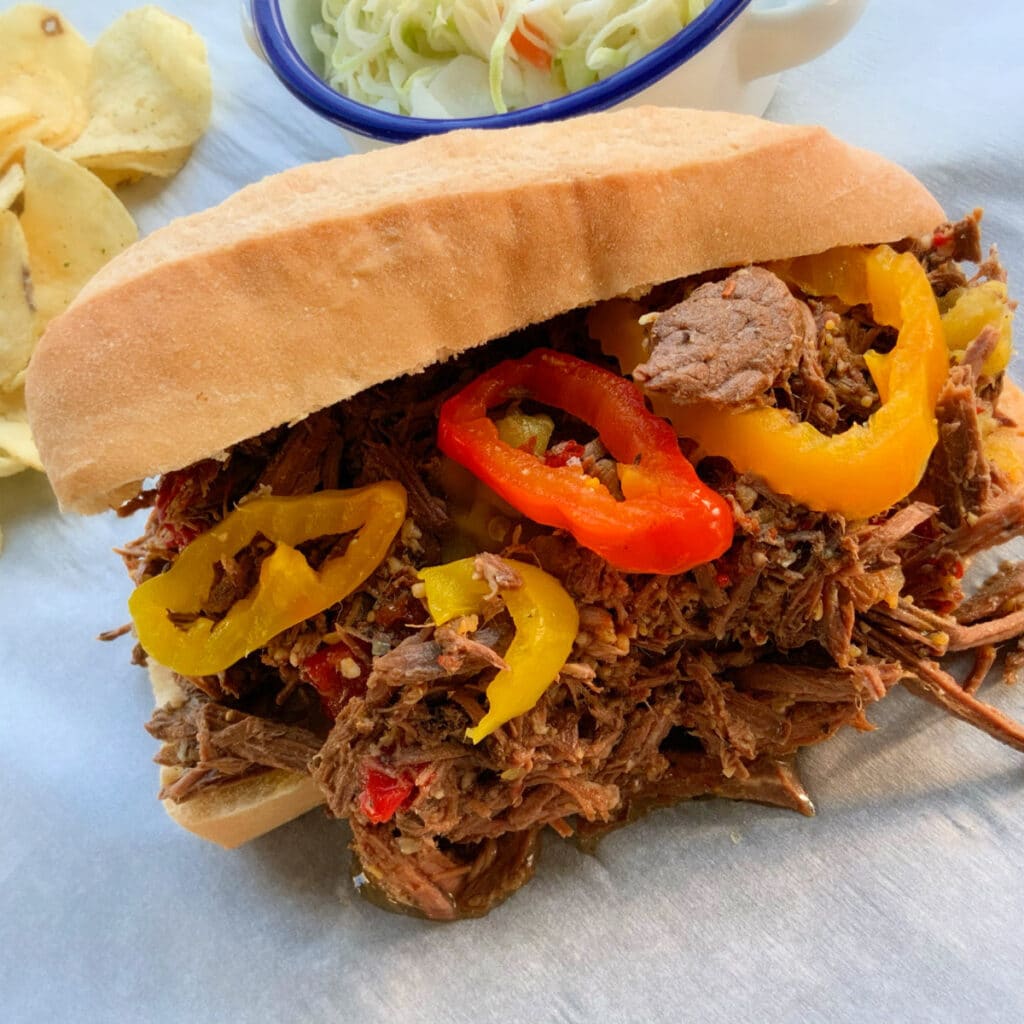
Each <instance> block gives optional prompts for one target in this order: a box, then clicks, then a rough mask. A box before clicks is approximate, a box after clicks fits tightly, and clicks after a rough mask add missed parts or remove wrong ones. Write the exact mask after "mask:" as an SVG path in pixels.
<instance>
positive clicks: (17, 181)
mask: <svg viewBox="0 0 1024 1024" xmlns="http://www.w3.org/2000/svg"><path fill="white" fill-rule="evenodd" d="M24 187H25V172H24V171H23V170H22V167H21V164H11V166H10V167H8V168H7V170H6V171H4V172H3V173H2V174H0V210H9V209H10V208H11V207H12V206H13V205H14V203H15V201H16V200H17V198H18V196H20V195H21V190H22V189H23V188H24ZM0 315H2V313H0Z"/></svg>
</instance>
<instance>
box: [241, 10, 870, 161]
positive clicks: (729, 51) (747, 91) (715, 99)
mask: <svg viewBox="0 0 1024 1024" xmlns="http://www.w3.org/2000/svg"><path fill="white" fill-rule="evenodd" d="M867 3H868V0H713V2H712V3H711V4H710V5H709V6H708V8H707V10H706V11H704V13H703V14H701V15H700V16H699V17H698V18H696V19H695V20H694V21H693V22H691V23H690V24H689V25H688V26H687V27H686V28H684V29H683V30H682V31H681V32H679V33H678V34H677V35H675V36H673V38H672V39H670V40H668V41H667V42H665V43H663V44H662V45H661V46H660V47H658V48H657V49H656V50H654V51H653V52H652V53H649V54H647V55H646V56H645V57H643V58H641V59H640V60H638V61H636V62H635V63H634V64H631V65H630V66H629V67H627V68H624V69H623V70H622V71H619V72H617V73H616V74H614V75H612V76H611V77H609V78H607V79H605V80H603V81H601V82H598V83H596V84H595V85H591V86H588V87H587V88H586V89H581V90H579V91H578V92H575V93H570V94H569V95H568V96H563V97H560V98H558V99H556V100H551V101H549V102H547V103H540V104H537V105H536V106H532V107H525V108H523V109H521V110H514V111H510V112H509V113H507V114H494V115H490V116H487V117H473V118H457V119H456V118H453V119H445V120H441V119H438V120H432V119H427V118H417V117H405V116H402V115H398V114H390V113H385V112H383V111H379V110H375V109H373V108H371V107H368V106H365V105H363V104H361V103H357V102H356V101H354V100H351V99H349V98H348V97H346V96H342V95H340V94H339V93H337V92H335V91H334V90H333V89H332V88H331V87H330V86H328V85H327V83H326V82H324V80H323V78H322V77H321V75H320V73H319V71H318V70H314V69H318V68H320V66H321V63H322V60H323V58H322V55H321V54H320V53H319V52H318V51H317V50H316V47H315V46H314V45H313V40H312V35H311V32H310V29H311V27H312V25H313V24H314V23H315V22H317V21H319V19H320V3H319V2H318V0H242V25H243V30H244V32H245V35H246V38H247V39H248V41H249V43H250V45H251V46H252V48H253V50H255V52H256V53H257V54H259V56H260V57H262V58H263V59H264V60H266V61H267V63H268V64H269V65H270V67H271V68H272V69H273V70H274V72H275V74H276V75H277V76H278V78H279V79H280V80H281V82H282V83H283V84H284V85H285V86H286V87H287V88H288V89H289V91H291V92H292V93H293V94H294V95H295V96H296V97H297V98H298V99H299V100H301V101H302V102H303V103H305V104H306V106H308V107H309V108H310V109H312V110H314V111H316V112H317V113H318V114H320V115H321V116H322V117H325V118H327V119H328V120H330V121H333V122H334V123H335V124H337V125H338V126H339V127H340V128H341V130H342V132H343V133H344V135H345V136H346V138H347V139H348V142H349V144H350V146H351V147H352V149H354V150H356V151H364V150H367V149H372V148H374V147H376V146H380V145H384V144H387V143H393V142H404V141H407V140H409V139H414V138H418V137H419V136H421V135H430V134H437V133H440V132H445V131H450V130H451V129H453V128H464V127H482V128H500V127H505V126H508V125H514V124H529V123H533V122H536V121H549V120H551V121H553V120H559V119H561V118H564V117H570V116H573V115H575V114H580V113H586V112H589V111H594V110H604V109H608V108H611V107H618V106H632V105H636V104H655V105H660V106H686V107H698V108H701V109H705V110H731V111H736V112H738V113H747V114H763V113H764V111H765V108H766V107H767V106H768V103H769V102H770V100H771V98H772V95H773V93H774V92H775V87H776V85H777V83H778V76H779V73H780V72H782V71H784V70H785V69H786V68H791V67H795V66H796V65H798V64H803V63H806V62H807V61H809V60H812V59H813V58H814V57H817V56H818V55H819V54H821V53H824V52H825V51H826V50H828V49H829V48H830V47H832V46H834V45H835V44H836V43H837V42H838V41H839V40H840V39H842V38H843V36H845V35H846V34H847V32H849V31H850V29H851V28H852V27H853V25H854V24H855V23H856V21H857V19H858V18H859V17H860V16H861V14H862V13H863V12H864V9H865V7H866V6H867Z"/></svg>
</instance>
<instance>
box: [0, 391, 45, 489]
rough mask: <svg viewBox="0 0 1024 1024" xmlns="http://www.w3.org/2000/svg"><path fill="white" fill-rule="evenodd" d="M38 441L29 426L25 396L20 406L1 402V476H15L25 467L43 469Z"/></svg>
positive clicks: (13, 402)
mask: <svg viewBox="0 0 1024 1024" xmlns="http://www.w3.org/2000/svg"><path fill="white" fill-rule="evenodd" d="M42 468H43V464H42V462H40V460H39V452H38V451H37V450H36V443H35V441H33V440H32V432H31V431H30V430H29V428H28V419H27V416H26V413H25V399H24V396H22V397H21V399H20V407H19V406H18V405H17V404H16V403H15V401H14V400H12V401H11V403H10V407H9V408H7V407H5V405H4V404H3V403H0V476H13V475H14V474H15V473H20V472H21V470H23V469H38V470H42Z"/></svg>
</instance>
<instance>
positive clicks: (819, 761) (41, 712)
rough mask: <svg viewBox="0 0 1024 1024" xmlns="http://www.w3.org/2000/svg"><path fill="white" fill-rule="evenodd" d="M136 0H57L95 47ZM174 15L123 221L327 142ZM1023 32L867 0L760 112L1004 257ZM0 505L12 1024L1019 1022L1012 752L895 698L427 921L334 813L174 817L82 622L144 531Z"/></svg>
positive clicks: (104, 648) (958, 6)
mask: <svg viewBox="0 0 1024 1024" xmlns="http://www.w3.org/2000/svg"><path fill="white" fill-rule="evenodd" d="M130 6H132V5H131V4H129V3H125V2H104V3H100V4H96V3H88V2H86V0H64V3H63V5H62V9H63V10H64V12H65V13H66V14H67V15H68V16H69V17H70V19H71V20H72V22H73V23H74V24H75V25H76V26H77V27H78V28H79V29H80V30H81V31H82V32H83V33H84V34H86V35H87V37H89V38H90V39H94V38H95V37H96V35H97V34H98V33H99V31H100V30H101V28H102V27H103V26H104V25H106V24H107V23H108V22H109V21H110V20H111V19H112V18H113V16H115V15H116V14H118V13H120V12H121V11H122V10H124V9H128V8H129V7H130ZM166 6H167V7H169V8H170V9H172V10H174V11H175V12H176V13H179V14H180V15H181V16H183V17H184V18H186V19H187V20H189V21H190V22H191V23H192V24H193V25H195V27H196V28H197V29H198V30H199V31H200V32H201V33H202V34H203V35H204V36H205V38H206V39H207V41H208V44H209V48H210V55H211V61H212V66H213V73H214V78H215V84H216V102H215V108H214V119H213V124H212V127H211V129H210V132H209V134H208V135H207V136H206V138H205V139H204V140H203V142H202V144H201V145H200V147H199V149H198V150H197V152H196V154H195V156H194V158H193V160H192V161H191V163H190V164H189V165H188V166H187V167H186V168H185V170H184V171H183V172H182V173H181V174H180V175H179V176H178V177H177V178H176V179H175V180H174V181H173V182H171V183H170V184H168V185H166V186H164V185H161V184H158V183H147V184H144V185H141V186H138V187H136V188H135V189H133V190H130V191H129V192H128V193H127V196H128V201H129V202H130V205H131V206H132V208H133V210H134V211H135V213H136V215H137V218H138V220H139V222H140V225H141V227H142V229H143V231H148V230H151V229H153V228H155V227H157V226H158V225H160V224H162V223H164V222H165V221H166V220H167V219H169V218H170V217H172V216H175V215H179V214H183V213H187V212H190V211H193V210H198V209H200V208H202V207H205V206H208V205H210V204H211V203H214V202H216V201H218V200H220V199H222V198H223V197H225V196H227V195H228V194H229V193H230V192H231V191H233V190H234V189H235V188H237V187H238V186H240V185H243V184H245V183H246V182H248V181H251V180H253V179H256V178H259V177H261V176H262V175H264V174H267V173H269V172H272V171H275V170H278V169H281V168H284V167H288V166H291V165H293V164H295V163H298V162H301V161H304V160H310V159H316V158H320V157H325V156H329V155H331V154H334V153H337V152H339V151H341V148H342V144H341V141H340V137H339V136H338V134H337V133H336V132H335V131H334V130H333V129H332V128H331V127H329V126H327V125H325V124H323V123H321V122H319V121H318V120H317V119H316V118H315V117H313V116H312V115H311V114H308V113H307V112H306V111H305V110H304V109H303V108H301V107H300V106H299V105H298V104H297V103H296V102H295V101H293V100H292V99H291V98H290V97H289V96H288V95H287V94H286V93H285V92H284V91H283V90H282V89H281V88H280V87H279V86H278V85H277V83H276V81H275V80H274V79H273V78H272V76H271V74H270V72H269V71H268V70H267V69H266V68H265V67H263V66H262V65H261V64H260V63H259V62H258V61H257V60H256V59H255V58H254V57H253V56H252V54H251V53H250V52H249V51H248V49H247V48H246V47H245V45H244V44H243V43H242V41H241V38H240V35H239V31H238V24H237V18H236V8H235V4H234V3H231V2H228V0H176V2H168V3H167V5H166ZM1022 29H1024V14H1022V13H1020V8H1019V6H1018V4H1017V3H1016V2H1014V0H989V2H987V3H985V4H981V5H967V4H964V3H954V2H952V0H889V2H884V0H876V2H875V3H874V4H873V5H872V6H871V7H870V8H869V10H868V13H867V14H866V16H865V18H864V19H863V21H862V22H861V23H860V25H859V26H858V27H857V28H856V29H855V30H854V32H853V34H852V35H851V36H850V37H849V38H848V39H847V40H846V41H845V42H843V43H842V44H841V45H840V46H839V47H837V48H836V49H835V50H834V51H832V52H831V53H829V54H827V55H826V56H825V57H823V58H821V59H819V60H818V61H816V62H815V63H813V64H812V65H809V66H807V67H804V68H802V69H799V70H796V71H792V72H790V73H788V74H787V75H785V76H784V78H783V81H782V84H781V87H780V89H779V92H778V94H777V97H776V99H775V101H774V103H773V105H772V107H771V108H770V109H769V115H770V116H772V117H774V118H776V119H778V120H783V121H815V122H821V123H824V124H826V125H827V126H829V127H830V128H831V129H832V130H834V131H835V132H836V133H837V134H840V135H842V136H845V137H846V138H847V139H849V140H851V141H853V142H856V143H859V144H862V145H865V146H870V147H872V148H875V149H878V150H880V151H881V152H883V153H885V154H887V155H888V156H890V157H893V158H895V159H896V160H898V161H900V162H902V163H904V164H905V165H907V166H908V167H910V168H911V169H912V170H913V171H915V172H916V173H917V174H918V175H919V176H920V177H921V178H923V180H924V181H925V182H926V183H927V184H928V185H929V186H930V187H931V188H932V189H933V191H934V192H935V194H936V195H937V196H938V197H939V199H940V200H941V202H942V203H943V204H944V205H945V206H946V208H947V210H948V211H949V212H950V213H951V214H954V215H958V214H960V213H962V212H964V211H966V210H969V209H971V208H972V207H974V206H976V205H982V206H984V207H985V208H986V211H987V213H986V218H985V229H986V238H987V239H990V240H998V241H999V243H1000V246H1001V248H1002V251H1003V254H1004V258H1005V261H1006V263H1007V265H1008V267H1009V268H1010V271H1011V274H1012V279H1013V280H1015V281H1016V282H1022V281H1024V196H1022V193H1021V181H1022V176H1021V163H1022V161H1021V152H1022V148H1024V72H1022V70H1021V68H1022V60H1021V43H1022V36H1024V32H1022ZM1020 290H1021V286H1020V285H1019V284H1018V291H1020ZM1018 366H1019V364H1018ZM1018 376H1019V374H1018ZM154 386H157V385H156V383H154ZM0 523H2V525H3V529H4V532H5V534H6V550H5V551H4V553H3V555H2V557H0V676H2V681H3V689H2V693H3V706H2V710H0V950H2V953H0V1019H2V1020H4V1021H11V1022H14V1021H18V1022H21V1021H62V1020H74V1021H80V1022H86V1021H96V1022H99V1021H104V1022H106V1021H117V1020H132V1021H135V1020H139V1021H185V1020H188V1021H193V1022H198V1021H210V1022H215V1021H232V1022H236V1024H241V1022H248V1021H288V1022H292V1021H311V1022H317V1024H322V1022H325V1021H334V1020H338V1021H341V1020H346V1021H349V1020H350V1021H371V1022H377V1021H389V1022H392V1021H394V1022H398V1021H400V1022H402V1024H419V1022H435V1021H456V1022H463V1021H465V1022H469V1021H473V1022H485V1021H501V1022H504V1024H509V1022H514V1021H581V1022H582V1021H588V1022H589V1021H593V1022H598V1021H601V1022H603V1021H618V1020H630V1021H647V1020H650V1021H654V1020H671V1021H689V1020H693V1021H702V1022H726V1021H728V1022H734V1021H747V1020H749V1021H793V1022H796V1021H800V1022H802V1024H808V1022H817V1021H826V1022H829V1024H839V1022H854V1021H857V1022H875V1021H899V1022H907V1024H909V1022H922V1024H939V1022H960V1021H964V1020H970V1019H974V1020H979V1021H986V1022H997V1021H1006V1022H1010V1021H1020V1020H1022V1019H1024V986H1022V984H1021V980H1020V979H1021V970H1022V968H1021V950H1022V941H1021V940H1022V939H1024V763H1022V760H1021V756H1020V755H1019V754H1017V753H1015V752H1013V751H1011V750H1008V749H1006V748H1003V747H1001V746H999V745H997V744H996V743H994V742H993V741H992V740H990V739H989V738H987V737H985V736H982V735H980V734H978V733H975V732H974V731H972V730H971V729H969V728H968V727H966V726H964V725H961V724H958V723H956V722H954V721H952V720H950V719H948V718H947V717H945V716H944V715H942V714H941V713H939V712H938V711H936V710H934V709H932V708H931V707H930V706H926V705H922V704H920V703H919V702H917V701H915V700H914V699H913V698H911V697H910V696H908V695H906V694H904V693H902V692H897V693H895V694H894V695H893V696H892V697H891V698H890V699H888V700H887V701H886V702H884V704H883V706H881V707H879V708H878V709H875V710H873V711H872V714H871V717H872V718H873V719H874V721H876V722H877V723H878V724H879V726H880V728H879V730H878V731H877V732H874V733H871V734H868V735H861V734H856V733H852V732H848V733H844V734H843V735H841V736H840V737H839V738H837V739H836V740H834V741H833V742H831V743H828V744H826V745H824V746H823V747H821V748H818V749H816V750H813V751H811V752H810V755H809V756H808V757H807V758H806V761H805V774H806V777H807V779H808V781H809V786H810V790H811V794H812V796H813V799H814V801H815V803H816V805H817V807H818V811H819V815H818V817H817V818H814V819H810V820H807V819H803V818H801V817H799V816H797V815H794V814H792V813H789V812H785V811H779V810H773V809H769V808H763V807H757V806H753V805H747V804H733V803H728V802H724V801H722V802H697V803H692V804H689V805H684V806H680V807H677V808H675V809H672V810H669V811H664V812H660V813H657V814H654V815H652V816H650V817H649V818H648V819H646V820H645V821H643V822H641V823H640V824H638V825H635V826H634V827H632V828H629V829H626V830H623V831H621V832H618V833H616V834H614V835H612V836H610V837H609V838H607V839H606V840H605V841H604V842H603V843H602V844H601V845H600V847H599V849H598V851H597V854H596V855H595V856H585V855H583V854H581V853H579V852H578V851H577V850H576V849H575V848H574V847H573V846H571V845H568V844H563V843H560V842H558V841H556V840H554V839H552V840H550V841H549V842H548V843H547V845H546V849H545V853H544V855H543V857H542V860H541V863H540V867H539V871H538V873H537V878H536V879H535V881H534V882H533V883H532V884H531V885H530V886H529V887H528V888H526V889H525V890H523V891H522V892H521V893H519V894H518V895H516V896H515V897H514V898H513V899H512V900H510V901H509V902H508V903H507V904H506V905H504V906H503V907H501V908H500V909H498V910H497V911H495V912H494V913H492V914H491V915H490V917H488V918H486V919H484V920H480V921H469V922H464V923H460V924H457V925H454V926H445V927H441V926H437V925H431V924H428V923H425V922H421V921H417V920H413V919H409V918H403V917H396V916H392V915H388V914H385V913H382V912H381V911H379V910H377V909H375V908H373V907H372V906H369V905H368V904H366V903H365V902H363V901H361V900H360V899H359V898H358V897H356V896H355V895H354V894H353V891H352V888H351V885H350V882H349V858H348V854H347V853H346V848H345V847H346V828H345V826H344V825H342V824H339V823H336V822H331V821H328V820H326V819H325V818H324V816H323V815H321V814H319V813H313V814H311V815H309V816H307V817H306V818H305V819H303V820H301V821H298V822H295V823H293V824H291V825H289V826H287V827H285V828H283V829H281V830H279V831H278V832H276V833H275V834H273V835H270V836H267V837H266V838H264V839H261V840H259V841H257V842H255V843H253V844H251V845H250V846H248V847H246V848H244V849H242V850H240V851H238V852H233V853H225V852H223V851H221V850H219V849H217V848H215V847H213V846H209V845H207V844H204V843H202V842H200V841H199V840H196V839H194V838H193V837H191V836H189V835H188V834H186V833H184V832H182V831H180V830H178V829H177V828H176V827H174V826H173V825H172V824H171V823H170V821H169V820H168V819H167V818H166V817H165V816H164V814H163V812H162V811H161V809H160V807H159V805H158V804H157V803H156V802H155V792H154V791H155V781H156V775H155V769H154V767H153V765H152V764H151V763H150V758H151V757H152V756H153V753H154V750H155V744H154V742H153V741H152V740H151V739H150V738H149V737H148V736H147V735H146V733H145V732H144V731H143V730H142V722H143V721H144V720H145V719H146V718H147V716H148V714H149V711H150V704H151V700H150V696H149V691H148V687H147V684H146V680H145V677H144V674H143V673H142V672H140V671H139V670H137V669H134V668H133V667H131V666H130V665H129V664H128V655H129V649H130V645H131V644H130V641H129V640H123V641H120V642H118V643H114V644H106V645H104V644H99V643H96V642H95V640H94V637H95V636H96V634H97V633H98V632H100V631H101V630H103V629H106V628H109V627H112V626H117V625H119V624H120V623H122V622H123V621H125V619H126V613H125V607H124V602H125V598H126V596H127V593H128V590H129V586H128V581H127V580H126V578H125V576H124V574H123V572H122V570H121V567H120V565H119V562H118V559H117V558H116V557H115V556H114V555H112V554H111V553H110V548H111V547H113V546H114V545H116V544H117V543H119V542H120V541H123V540H125V539H126V538H127V537H128V536H129V535H131V533H132V529H133V525H132V524H125V523H123V522H119V521H117V520H116V519H114V517H112V516H108V517H100V518H94V519H89V520H84V519H80V518H67V519H63V518H60V517H59V516H58V515H57V514H56V512H55V509H54V507H53V504H52V500H51V498H50V496H49V492H48V489H47V486H46V484H45V482H44V481H43V479H42V478H41V477H40V476H38V475H36V474H25V475H23V476H22V477H20V478H18V479H16V480H13V481H8V480H5V481H0ZM988 693H989V695H990V699H992V700H993V701H994V702H996V703H998V704H999V705H1000V706H1002V707H1004V708H1006V709H1007V710H1009V711H1011V712H1013V713H1016V714H1018V715H1020V714H1022V713H1024V695H1022V694H1021V693H1019V692H1014V691H1011V690H1007V689H1006V688H1003V687H1002V686H1001V685H1000V684H994V685H993V686H992V687H991V688H990V690H989V691H988Z"/></svg>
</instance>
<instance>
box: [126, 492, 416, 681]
mask: <svg viewBox="0 0 1024 1024" xmlns="http://www.w3.org/2000/svg"><path fill="white" fill-rule="evenodd" d="M405 511H406V495H405V488H404V487H402V485H401V484H398V483H395V482H394V481H384V482H382V483H376V484H370V485H369V486H367V487H361V488H358V489H356V490H350V491H321V492H319V493H317V494H310V495H302V496H296V497H282V498H273V497H268V498H257V499H255V500H253V501H250V502H248V503H246V504H244V505H242V506H240V507H239V508H237V509H235V510H234V511H233V512H231V513H230V514H229V515H228V516H226V517H225V518H224V519H223V520H222V521H221V522H219V523H217V525H216V526H214V527H212V528H211V529H210V530H208V531H207V532H206V533H203V534H201V535H200V536H199V537H197V538H196V539H195V540H194V541H192V543H191V544H189V545H188V547H186V548H185V549H184V550H183V551H182V552H181V554H180V555H179V556H178V559H177V561H175V563H174V565H172V566H171V568H170V569H169V570H168V571H167V572H165V573H162V574H161V575H160V576H154V577H153V578H152V579H150V580H147V581H146V582H145V583H143V584H142V585H141V586H139V587H138V588H136V590H135V592H134V593H133V594H132V595H131V597H130V598H129V599H128V609H129V611H130V612H131V616H132V619H133V621H134V622H135V629H136V632H137V633H138V637H139V643H141V644H142V647H143V649H144V650H145V651H146V653H147V654H149V655H151V656H152V657H154V658H156V660H157V661H159V662H161V663H162V664H164V665H166V666H167V667H168V668H171V669H173V670H174V671H175V672H178V673H180V674H181V675H186V676H204V675H213V674H214V673H217V672H222V671H223V670H224V669H226V668H228V666H230V665H233V664H234V663H235V662H236V661H238V660H240V659H241V658H244V657H245V656H246V655H247V654H250V653H251V652H252V651H255V650H257V649H258V648H260V647H263V646H265V645H266V643H267V641H268V640H270V639H271V638H272V637H274V636H276V635H277V634H278V633H280V632H281V631H282V630H285V629H288V628H289V627H290V626H294V625H296V624H297V623H299V622H302V621H303V620H304V619H308V618H310V617H311V616H313V615H317V614H318V613H320V612H322V611H323V610H324V609H325V608H329V607H330V606H331V605H333V604H336V603H337V602H338V601H341V600H343V599H344V598H345V597H347V596H348V595H349V594H351V593H352V592H353V591H354V590H355V589H356V587H358V586H359V585H360V584H361V583H363V582H364V581H365V580H366V579H367V578H368V577H369V576H370V575H371V574H372V573H373V571H374V570H375V569H376V568H377V566H378V565H380V563H381V561H383V559H384V556H385V555H386V554H387V551H388V548H389V547H390V546H391V542H392V541H393V540H394V538H395V535H396V534H397V533H398V530H399V528H400V527H401V525H402V523H403V521H404V520H405ZM353 530H355V531H357V532H356V535H355V536H354V537H353V538H352V539H351V541H350V542H349V544H348V548H347V550H346V551H345V554H344V555H341V556H340V557H337V558H331V559H329V560H328V561H327V562H325V563H324V564H323V565H322V566H321V567H320V569H319V571H317V570H314V569H312V568H311V567H310V565H309V563H308V562H307V561H306V559H305V557H304V556H303V555H302V553H301V552H299V551H297V550H296V549H295V545H297V544H301V543H302V542H303V541H307V540H313V539H315V538H317V537H326V536H330V535H332V534H343V533H351V532H352V531H353ZM257 534H262V535H263V536H264V537H266V538H267V539H268V540H270V541H272V542H273V543H275V544H276V548H275V549H274V551H273V552H272V553H271V554H270V555H269V556H268V557H267V558H265V559H264V560H263V563H262V565H261V566H260V575H259V580H258V582H257V583H256V586H255V587H254V588H253V590H252V592H251V593H250V594H249V595H248V596H246V597H244V598H242V599H241V600H240V601H237V602H236V603H235V604H234V605H233V606H232V607H231V608H230V609H229V610H228V612H227V614H226V615H225V616H224V617H223V618H222V619H221V620H220V621H218V622H215V621H214V620H212V619H209V618H207V617H206V616H204V615H202V614H201V610H202V605H203V601H204V600H205V599H206V595H208V594H209V592H210V588H211V587H212V586H213V583H214V580H215V578H216V566H217V564H218V563H219V562H220V560H221V559H222V558H224V557H230V556H234V555H235V554H237V553H238V552H239V551H240V550H242V548H244V547H245V546H246V545H247V544H249V543H250V542H251V541H252V540H253V539H254V538H255V537H256V536H257ZM172 615H185V616H187V615H196V616H197V618H196V619H195V620H194V621H193V622H191V623H189V624H188V625H186V626H178V625H175V623H174V622H173V621H172V619H171V616H172Z"/></svg>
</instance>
